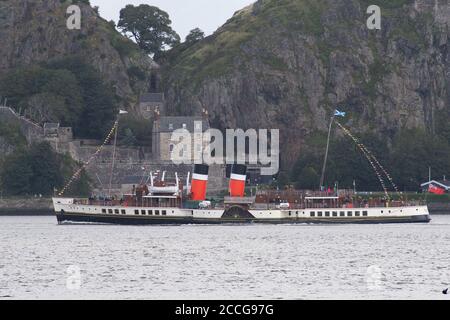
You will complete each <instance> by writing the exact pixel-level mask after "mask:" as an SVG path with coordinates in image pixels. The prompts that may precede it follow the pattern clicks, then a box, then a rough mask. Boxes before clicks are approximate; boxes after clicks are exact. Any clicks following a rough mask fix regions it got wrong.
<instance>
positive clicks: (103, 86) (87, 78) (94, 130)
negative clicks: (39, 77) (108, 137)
mask: <svg viewBox="0 0 450 320" xmlns="http://www.w3.org/2000/svg"><path fill="white" fill-rule="evenodd" d="M49 67H50V68H52V69H66V70H69V71H70V72H71V73H72V74H74V76H75V77H76V79H77V80H78V83H79V86H80V88H81V97H82V99H83V108H82V110H81V113H80V116H79V118H78V121H77V123H76V124H75V125H74V128H73V129H74V134H75V135H76V136H77V137H81V138H96V139H101V138H103V137H104V136H105V134H106V133H107V132H108V131H109V129H110V128H111V127H112V124H113V122H114V120H115V116H116V114H117V111H118V99H117V97H116V96H115V90H114V88H113V87H112V86H111V85H109V84H107V83H105V82H104V81H103V79H102V78H101V76H100V75H99V74H98V72H97V71H96V70H95V68H93V67H92V66H90V65H88V64H87V63H86V62H85V61H84V59H82V58H81V57H77V56H72V57H67V58H65V59H60V60H56V61H52V62H51V63H50V64H49Z"/></svg>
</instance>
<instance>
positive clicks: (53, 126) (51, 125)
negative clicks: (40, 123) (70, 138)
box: [44, 122, 59, 129]
mask: <svg viewBox="0 0 450 320" xmlns="http://www.w3.org/2000/svg"><path fill="white" fill-rule="evenodd" d="M58 128H59V123H52V122H47V123H44V129H58Z"/></svg>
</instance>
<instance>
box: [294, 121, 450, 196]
mask: <svg viewBox="0 0 450 320" xmlns="http://www.w3.org/2000/svg"><path fill="white" fill-rule="evenodd" d="M317 137H319V136H316V138H314V139H312V141H308V142H307V146H306V147H305V149H307V150H308V152H305V153H303V154H302V155H301V156H300V157H299V159H298V160H297V162H296V164H295V166H294V168H293V170H292V175H291V179H290V182H291V183H294V184H295V185H296V186H297V187H298V188H307V189H309V188H312V189H317V188H318V184H319V180H320V175H321V170H322V163H323V156H324V150H325V143H326V137H325V136H323V137H322V139H318V138H317ZM314 141H315V142H314ZM361 141H362V142H363V143H364V144H365V145H366V146H367V148H368V149H369V150H370V151H371V152H372V153H373V154H374V155H375V156H376V157H377V158H378V161H379V162H380V163H381V164H382V165H383V167H384V168H385V169H386V170H387V171H388V172H389V173H390V174H391V175H392V178H393V180H394V182H395V183H396V185H397V186H398V187H399V189H400V190H404V191H417V190H418V188H419V186H420V184H421V183H423V182H425V181H427V180H428V167H429V166H431V167H432V168H433V175H434V176H436V177H442V176H443V175H445V174H448V172H450V162H449V161H448V159H449V157H450V141H449V140H446V139H444V138H442V137H439V136H436V135H430V134H428V133H426V132H424V131H422V130H419V129H415V130H404V131H402V132H400V133H399V134H398V135H396V136H395V137H394V138H393V139H392V146H391V147H388V145H387V143H386V141H384V139H382V138H381V137H379V136H377V135H374V134H364V135H362V137H361ZM380 173H382V172H381V170H380ZM325 177H326V182H325V184H326V185H327V186H334V184H335V182H338V183H339V186H340V187H341V188H350V189H352V188H353V180H355V182H356V186H357V188H358V189H359V190H368V191H375V190H380V189H381V186H380V183H379V181H378V178H377V176H376V175H375V172H374V170H373V168H372V166H371V165H370V163H369V162H368V161H367V159H366V157H365V156H364V155H363V154H362V152H361V151H360V150H359V148H358V147H357V146H356V145H355V144H354V142H353V141H352V140H350V139H349V138H347V137H343V138H337V139H334V140H332V141H331V144H330V153H329V158H328V164H327V171H326V175H325ZM384 179H385V181H386V186H387V187H388V188H391V189H392V187H391V186H390V184H389V182H388V180H387V179H386V178H385V177H384Z"/></svg>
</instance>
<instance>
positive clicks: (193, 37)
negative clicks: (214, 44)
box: [185, 28, 205, 44]
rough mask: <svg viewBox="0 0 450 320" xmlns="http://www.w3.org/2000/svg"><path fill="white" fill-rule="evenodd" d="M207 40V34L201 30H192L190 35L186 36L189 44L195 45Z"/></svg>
mask: <svg viewBox="0 0 450 320" xmlns="http://www.w3.org/2000/svg"><path fill="white" fill-rule="evenodd" d="M204 38H205V33H204V32H203V31H202V30H201V29H200V28H195V29H192V30H191V31H190V32H189V34H188V35H187V36H186V41H185V42H186V43H187V44H194V43H196V42H198V41H200V40H203V39H204Z"/></svg>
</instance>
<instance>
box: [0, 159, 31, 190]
mask: <svg viewBox="0 0 450 320" xmlns="http://www.w3.org/2000/svg"><path fill="white" fill-rule="evenodd" d="M0 178H1V179H0V180H1V182H2V183H1V184H2V188H3V190H4V191H5V193H6V194H8V195H13V196H17V195H26V194H30V193H31V187H30V186H31V181H32V178H33V169H32V167H31V163H30V161H29V157H28V155H27V153H26V151H25V150H20V151H16V152H15V153H13V154H12V155H10V156H8V157H7V158H6V159H5V161H4V163H3V166H2V170H1V172H0Z"/></svg>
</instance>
